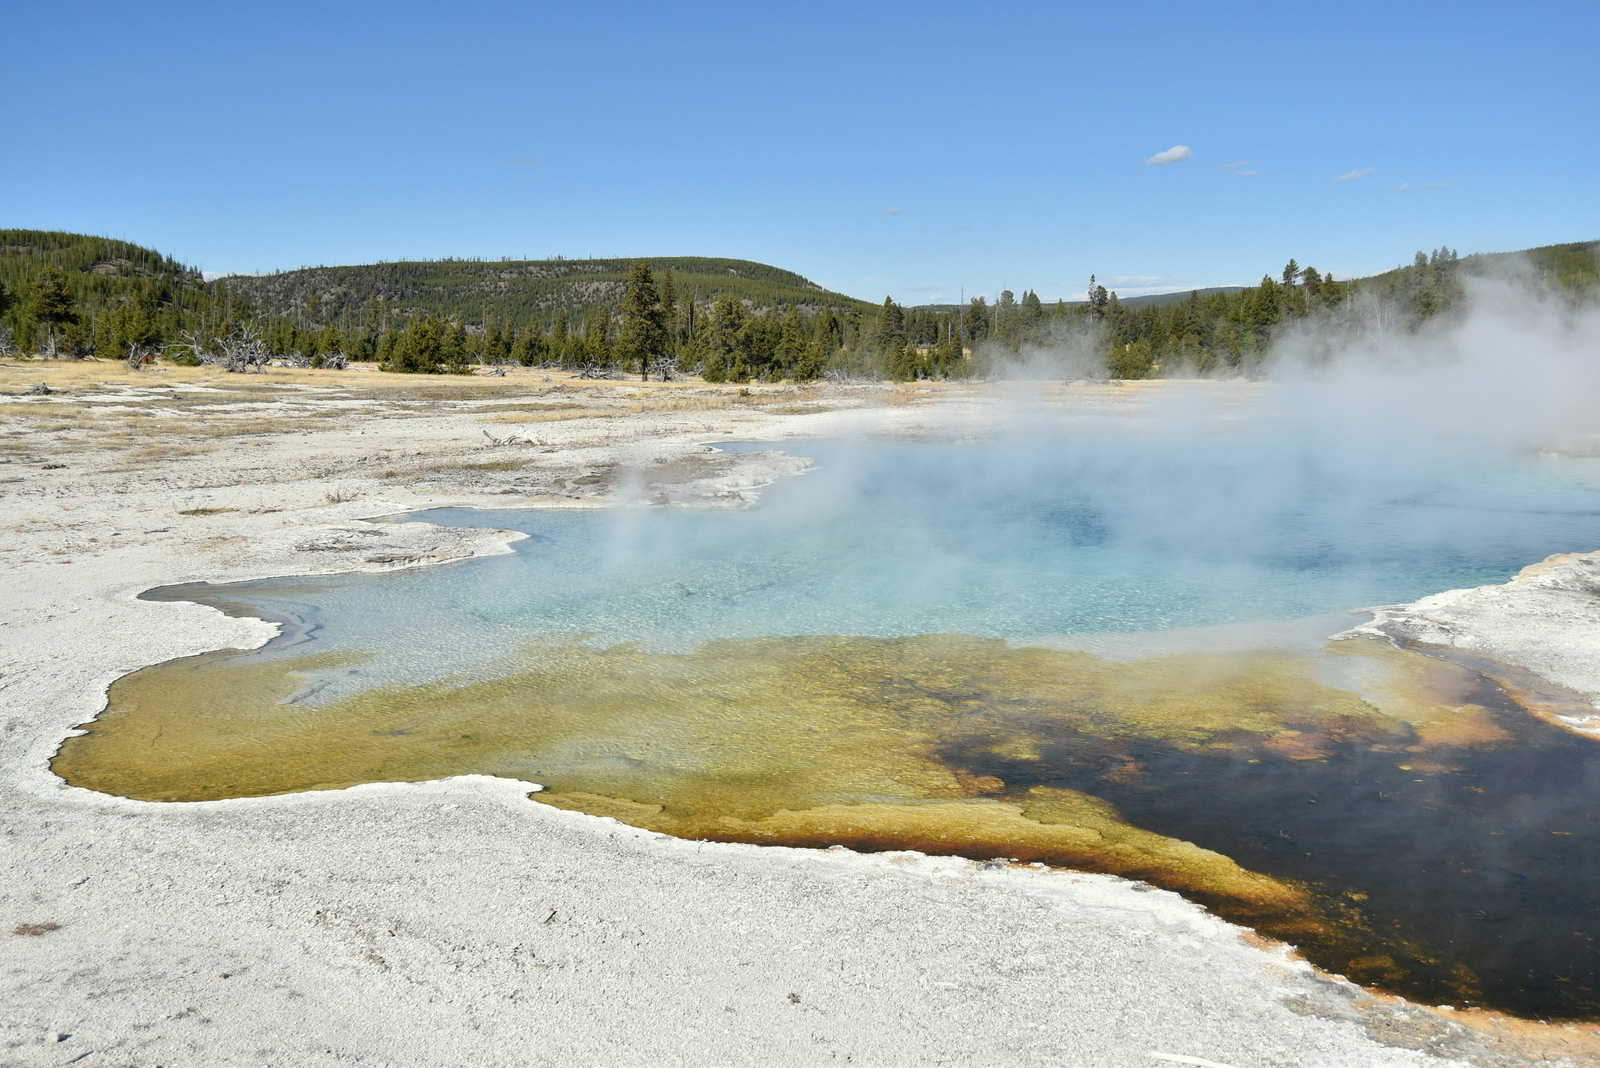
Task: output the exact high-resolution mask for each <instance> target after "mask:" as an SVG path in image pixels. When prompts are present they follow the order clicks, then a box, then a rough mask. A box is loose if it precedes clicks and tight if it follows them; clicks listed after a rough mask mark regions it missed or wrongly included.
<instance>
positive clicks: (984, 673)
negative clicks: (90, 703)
mask: <svg viewBox="0 0 1600 1068" xmlns="http://www.w3.org/2000/svg"><path fill="white" fill-rule="evenodd" d="M349 656H350V654H335V653H327V654H321V655H320V656H306V657H300V658H298V659H292V658H286V657H282V656H279V657H278V658H276V659H273V658H266V657H261V656H259V655H255V654H251V653H240V652H237V651H224V652H218V653H211V654H206V655H203V656H198V657H192V658H188V659H185V660H179V661H174V662H171V663H167V664H162V665H159V666H156V667H152V668H148V669H145V670H143V671H139V672H135V673H134V674H132V675H129V676H127V677H125V678H123V679H121V680H119V681H118V682H116V683H115V684H114V685H113V686H112V688H111V692H110V701H109V707H108V708H107V709H106V711H105V712H104V713H103V714H102V715H101V716H100V717H98V718H97V719H96V720H95V721H94V722H92V723H89V724H85V725H84V730H85V731H86V732H87V733H85V734H83V735H80V736H75V737H72V738H68V739H67V740H66V741H65V742H64V743H63V744H62V746H61V749H60V752H59V754H58V755H57V757H56V758H55V760H54V762H53V764H52V766H53V768H54V769H55V771H56V772H57V773H58V774H60V775H61V776H62V777H63V778H64V779H66V780H67V781H68V782H70V783H72V784H74V785H78V786H83V787H88V788H91V789H95V790H101V791H105V792H108V793H113V794H119V795H122V796H126V797H132V798H140V799H144V800H151V801H198V800H208V799H217V798H231V797H252V796H260V795H265V794H277V793H285V792H290V791H299V790H313V789H335V788H339V787H344V786H349V785H352V784H355V783H363V782H375V781H397V780H399V781H415V780H424V779H435V778H439V777H442V776H448V775H456V774H464V773H483V774H491V775H501V776H510V777H515V778H520V779H527V780H531V781H534V782H538V783H541V784H544V785H545V786H546V787H547V790H546V792H544V793H540V794H537V795H535V798H536V800H538V801H540V802H543V803H545V804H550V805H554V806H558V807H561V808H567V809H576V810H580V811H583V812H589V813H594V814H599V815H605V816H613V817H615V818H617V819H619V820H622V821H624V822H627V823H630V824H634V825H636V826H639V827H645V828H649V829H652V830H656V831H662V832H666V833H669V834H674V835H679V836H683V837H687V838H706V839H715V840H722V841H739V842H757V843H770V844H786V845H797V846H827V845H833V844H843V845H846V846H849V847H852V848H856V849H866V850H883V849H916V850H922V851H925V852H930V853H949V854H959V855H962V856H969V857H975V858H990V857H1002V858H1016V859H1018V860H1021V861H1044V862H1046V863H1049V864H1055V865H1063V866H1068V867H1073V868H1079V869H1087V870H1094V871H1103V872H1110V873H1114V874H1117V875H1123V876H1128V877H1131V878H1136V879H1143V880H1146V881H1148V882H1150V883H1154V884H1157V885H1159V886H1163V887H1167V888H1170V889H1172V890H1175V891H1178V892H1180V893H1182V894H1184V895H1186V896H1187V897H1190V898H1192V899H1193V900H1195V901H1198V902H1201V903H1203V904H1205V905H1206V906H1207V907H1209V908H1211V909H1213V910H1214V911H1216V912H1217V913H1218V914H1220V915H1222V916H1224V917H1226V918H1228V919H1231V920H1235V921H1237V922H1240V923H1244V924H1248V925H1249V926H1251V927H1253V928H1255V929H1256V930H1258V931H1260V932H1262V933H1264V934H1266V935H1269V936H1273V937H1276V938H1280V939H1282V940H1284V941H1287V942H1290V943H1292V944H1294V945H1296V946H1298V947H1300V949H1301V951H1302V952H1303V953H1304V954H1305V955H1306V956H1307V957H1308V958H1309V959H1311V960H1312V961H1314V962H1315V963H1317V964H1319V965H1320V966H1322V967H1323V968H1325V969H1328V970H1330V971H1333V972H1338V973H1342V974H1345V975H1348V976H1349V977H1350V978H1352V979H1355V980H1357V981H1359V982H1362V983H1366V984H1370V985H1373V986H1376V987H1379V988H1383V989H1387V990H1390V991H1393V992H1396V993H1400V994H1404V995H1406V996H1408V997H1412V998H1416V999H1421V1000H1425V1001H1428V1002H1446V1001H1448V1002H1452V1003H1455V1004H1458V1005H1476V1006H1482V1007H1487V1008H1492V1009H1497V1010H1503V1011H1508V1012H1513V1013H1517V1014H1521V1015H1525V1016H1538V1017H1544V1018H1550V1017H1557V1018H1568V1019H1575V1018H1594V1017H1597V1016H1600V948H1597V945H1596V938H1597V936H1600V826H1597V825H1596V823H1595V821H1594V818H1593V813H1594V811H1595V809H1596V807H1597V805H1600V747H1597V746H1596V745H1595V744H1594V743H1593V742H1591V741H1589V740H1586V739H1583V738H1578V737H1575V736H1573V735H1571V734H1568V733H1566V732H1563V731H1560V730H1558V729H1555V728H1553V727H1551V726H1549V725H1547V724H1545V723H1543V722H1541V721H1539V720H1537V719H1535V718H1533V717H1532V716H1529V715H1528V714H1526V713H1525V712H1523V711H1522V710H1521V709H1519V708H1517V707H1516V706H1515V705H1513V704H1512V703H1510V702H1509V700H1508V699H1507V698H1506V697H1505V695H1504V694H1503V693H1502V691H1501V690H1500V689H1499V688H1498V687H1496V686H1495V685H1493V684H1492V683H1489V682H1488V681H1487V680H1485V679H1484V678H1483V677H1482V676H1481V675H1479V674H1477V673H1476V672H1473V671H1471V670H1469V669H1468V668H1466V667H1463V666H1459V665H1453V664H1448V663H1443V662H1440V661H1437V660H1433V659H1429V658H1426V657H1423V656H1420V655H1418V654H1415V653H1410V652H1403V651H1400V650H1395V649H1392V648H1389V647H1388V646H1385V645H1381V644H1379V643H1376V642H1371V641H1350V642H1339V643H1331V644H1330V645H1329V646H1328V647H1327V648H1326V649H1325V650H1322V651H1320V652H1312V653H1306V654H1292V653H1284V652H1254V653H1236V654H1220V653H1205V654H1190V655H1167V656H1160V657H1154V658H1150V659H1144V660H1137V661H1132V662H1117V661H1111V660H1106V659H1101V658H1097V657H1095V656H1092V655H1090V654H1087V653H1082V652H1063V651H1058V650H1052V649H1044V648H1035V647H1014V646H1010V645H1008V644H1006V643H1005V642H1003V641H997V640H990V639H980V638H972V637H965V636H960V635H928V636H920V637H911V638H893V639H886V638H859V637H807V638H765V639H740V640H724V641H715V642H708V643H705V644H703V645H701V646H699V647H697V648H695V649H693V650H692V651H690V652H687V653H682V654H665V653H655V652H647V651H643V650H641V649H639V648H636V647H633V646H626V645H622V646H613V647H611V648H608V649H598V648H594V647H591V646H589V645H586V644H583V643H582V642H579V641H576V640H573V641H565V640H563V641H552V642H550V643H547V644H534V645H530V646H528V647H526V648H525V649H523V650H521V651H520V652H519V653H518V654H517V655H515V656H514V657H510V658H507V659H506V660H504V661H503V662H501V663H499V664H497V665H495V666H494V669H493V670H492V671H488V672H478V673H475V674H474V676H473V677H472V678H470V679H467V678H463V679H453V680H445V681H442V682H437V683H433V684H428V685H419V686H401V687H394V688H389V689H378V690H367V691H363V692H358V693H354V694H350V695H345V696H340V697H336V698H332V699H328V700H327V701H325V702H324V703H320V704H319V703H316V702H315V701H309V700H302V701H300V702H296V701H295V700H294V698H295V695H296V694H297V691H300V690H301V688H302V687H303V686H304V684H305V682H306V678H307V674H306V673H308V672H313V671H326V670H328V669H329V668H330V667H334V666H336V665H337V663H339V662H340V661H341V658H345V659H346V660H348V658H349Z"/></svg>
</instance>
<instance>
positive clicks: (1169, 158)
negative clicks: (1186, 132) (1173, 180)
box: [1145, 145, 1194, 167]
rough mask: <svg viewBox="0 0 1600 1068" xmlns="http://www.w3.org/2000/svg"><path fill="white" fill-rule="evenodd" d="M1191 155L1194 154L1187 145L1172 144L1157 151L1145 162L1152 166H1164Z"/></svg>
mask: <svg viewBox="0 0 1600 1068" xmlns="http://www.w3.org/2000/svg"><path fill="white" fill-rule="evenodd" d="M1192 155H1194V153H1193V152H1190V151H1189V146H1188V145H1173V146H1172V147H1171V148H1169V149H1167V150H1166V151H1165V152H1157V153H1156V154H1155V155H1153V156H1151V157H1150V158H1149V159H1147V160H1145V162H1146V163H1148V164H1150V165H1151V166H1152V167H1165V166H1166V165H1167V164H1169V163H1177V162H1179V161H1181V160H1186V159H1188V158H1189V157H1190V156H1192Z"/></svg>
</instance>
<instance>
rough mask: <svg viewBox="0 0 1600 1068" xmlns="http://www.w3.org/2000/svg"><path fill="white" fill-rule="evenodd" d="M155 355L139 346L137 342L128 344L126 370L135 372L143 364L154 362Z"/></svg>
mask: <svg viewBox="0 0 1600 1068" xmlns="http://www.w3.org/2000/svg"><path fill="white" fill-rule="evenodd" d="M155 358H156V354H155V353H153V352H151V351H150V350H149V349H147V348H145V347H144V346H143V345H141V344H139V343H138V342H137V341H130V342H128V370H130V371H137V370H138V369H139V368H141V367H143V366H144V365H145V364H147V363H150V362H152V361H153V360H155Z"/></svg>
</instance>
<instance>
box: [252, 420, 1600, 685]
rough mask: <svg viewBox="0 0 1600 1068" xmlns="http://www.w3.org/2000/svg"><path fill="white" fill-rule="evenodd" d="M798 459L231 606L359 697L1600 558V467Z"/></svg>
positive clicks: (440, 518)
mask: <svg viewBox="0 0 1600 1068" xmlns="http://www.w3.org/2000/svg"><path fill="white" fill-rule="evenodd" d="M761 447H763V446H744V447H743V448H744V449H746V450H747V451H748V450H751V449H754V448H761ZM785 450H786V451H788V452H790V453H791V454H798V455H805V456H809V457H812V458H814V459H815V460H816V466H815V467H814V468H813V469H812V470H811V471H809V472H808V473H806V474H805V475H803V476H800V477H797V478H794V479H790V480H787V481H785V482H782V483H780V484H778V485H776V486H773V487H771V488H770V489H769V490H768V491H767V493H766V495H765V496H764V498H763V499H762V500H761V502H760V503H759V505H757V506H756V507H753V508H748V509H738V510H720V509H719V510H700V509H688V508H660V507H656V508H646V507H636V508H622V509H617V510H610V511H597V510H550V509H539V510H520V511H518V510H506V511H498V510H497V511H465V510H448V509H446V510H438V511H431V512H426V513H422V514H420V515H417V516H414V517H408V518H415V519H423V520H427V521H429V522H433V523H441V524H450V525H466V526H492V527H501V528H510V529H515V530H520V531H525V532H527V533H528V534H529V535H530V537H529V538H528V539H527V540H525V541H522V542H519V543H518V544H517V545H516V551H515V552H514V553H513V554H511V555H509V556H504V557H498V558H490V559H485V560H479V561H475V562H473V563H471V564H469V565H466V566H461V565H455V566H448V567H441V568H437V569H428V570H421V571H411V572H401V573H395V574H388V575H377V576H372V575H363V576H337V577H324V578H293V579H282V580H269V581H264V582H255V583H247V584H241V585H236V586H232V587H229V595H230V596H232V597H235V598H238V599H242V600H245V601H248V602H250V603H252V604H256V605H259V606H261V607H262V608H263V609H264V610H265V611H267V612H269V613H272V614H276V615H281V616H284V617H289V618H293V619H297V620H300V621H303V622H304V623H305V624H306V627H305V632H306V633H309V634H310V635H311V636H313V637H314V638H316V639H317V640H318V642H319V646H318V647H319V648H322V649H327V648H336V649H357V650H362V651H364V652H367V653H369V654H372V659H371V660H370V661H369V662H368V663H366V664H364V665H363V666H361V667H359V668H356V669H353V670H351V671H350V673H349V674H348V675H344V674H341V678H342V679H344V680H345V681H344V682H342V683H340V684H338V685H337V686H336V687H335V688H336V689H338V690H344V689H346V688H348V687H350V686H354V685H361V684H363V683H371V682H391V681H420V680H422V679H426V678H436V677H444V676H447V675H451V674H456V673H461V672H468V673H470V672H471V670H472V668H473V667H474V666H475V665H481V664H485V663H488V662H489V661H491V660H493V659H495V658H497V657H499V656H500V655H502V654H504V653H506V652H508V651H510V650H512V649H513V648H515V647H517V646H518V645H520V644H521V643H523V642H525V641H527V640H529V639H530V638H532V637H535V636H539V635H548V634H562V635H570V634H583V635H588V636H590V640H592V641H596V642H600V643H607V644H609V643H613V642H619V641H636V642H639V643H641V644H643V645H644V646H645V647H647V648H651V649H659V650H674V649H683V648H687V647H689V646H692V645H693V644H695V643H697V642H701V641H704V640H706V639H711V638H718V637H751V636H764V635H798V634H856V635H905V634H917V633H940V632H961V633H967V634H974V635H980V636H987V637H1000V638H1011V639H1029V638H1036V637H1040V636H1045V635H1054V634H1062V633H1085V632H1087V633H1095V632H1102V633H1103V632H1129V631H1153V630H1160V629H1165V628H1173V627H1196V626H1206V625H1211V624H1219V623H1233V622H1245V621H1261V620H1274V619H1292V618H1299V617H1306V616H1313V615H1321V614H1326V613H1331V612H1339V611H1343V610H1347V609H1353V608H1359V607H1362V606H1366V605H1374V604H1392V603H1397V602H1403V601H1409V600H1414V599H1416V598H1418V597H1420V596H1423V595H1426V594H1428V593H1432V592H1437V591H1440V590H1444V589H1451V588H1458V587H1463V586H1472V585H1478V584H1482V583H1486V582H1498V581H1504V580H1505V579H1506V578H1508V577H1509V576H1511V575H1513V574H1514V573H1515V572H1516V571H1517V570H1518V569H1519V568H1521V567H1522V566H1524V565H1526V564H1528V563H1530V562H1532V561H1535V560H1539V559H1542V558H1543V557H1544V556H1546V555H1548V554H1550V553H1553V552H1565V551H1576V550H1586V549H1592V548H1596V547H1600V488H1597V487H1600V471H1597V470H1596V468H1597V465H1596V463H1595V462H1594V461H1585V460H1572V459H1562V458H1554V457H1537V456H1533V455H1526V456H1519V457H1515V458H1513V459H1508V460H1504V461H1501V462H1497V463H1494V464H1486V463H1482V462H1476V461H1475V462H1473V463H1472V464H1470V465H1468V464H1461V463H1454V464H1448V465H1447V464H1442V463H1436V462H1432V461H1427V460H1419V459H1417V458H1414V457H1405V456H1395V457H1393V458H1391V459H1390V460H1388V461H1384V460H1383V459H1382V458H1381V457H1378V458H1377V459H1375V458H1374V456H1373V454H1372V452H1371V451H1370V450H1367V451H1364V452H1362V453H1361V455H1360V456H1359V458H1358V459H1357V460H1352V461H1350V462H1341V461H1339V460H1338V459H1337V458H1336V459H1335V460H1333V461H1328V460H1326V459H1315V460H1313V459H1312V458H1311V454H1310V453H1309V452H1306V451H1303V450H1296V449H1293V448H1285V447H1281V446H1275V445H1273V443H1272V442H1264V441H1263V439H1262V438H1260V437H1259V436H1256V435H1245V434H1240V435H1235V436H1231V437H1230V436H1226V435H1222V436H1212V437H1209V438H1207V439H1205V440H1201V441H1199V442H1190V443H1186V444H1181V445H1175V444H1174V441H1173V439H1171V438H1161V439H1153V438H1147V437H1143V436H1141V435H1140V434H1139V433H1138V430H1137V428H1136V427H1130V428H1128V429H1126V430H1125V431H1121V432H1118V433H1100V434H1097V435H1094V436H1093V437H1090V438H1087V439H1080V440H1072V439H1070V438H1062V437H1055V438H1050V437H1046V438H1030V439H1028V440H1001V441H998V442H991V443H988V444H976V445H974V444H937V443H931V444H930V443H905V442H885V441H872V440H862V441H843V442H841V441H831V442H807V443H801V444H790V445H787V446H785ZM305 651H306V650H305V648H304V647H303V646H302V647H300V648H298V649H296V650H295V652H297V653H299V652H305ZM269 655H270V654H269Z"/></svg>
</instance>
